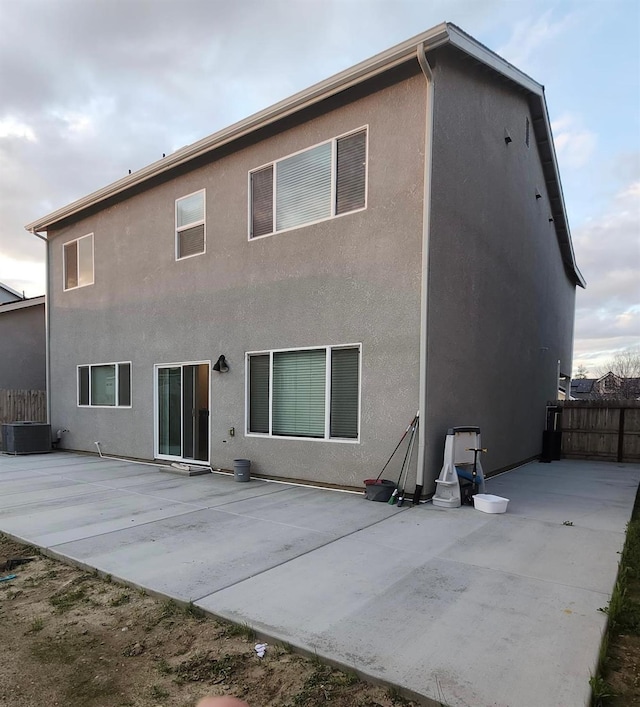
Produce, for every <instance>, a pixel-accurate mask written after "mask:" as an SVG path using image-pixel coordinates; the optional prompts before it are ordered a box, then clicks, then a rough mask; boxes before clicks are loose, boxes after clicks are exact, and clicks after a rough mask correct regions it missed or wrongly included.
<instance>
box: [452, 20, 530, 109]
mask: <svg viewBox="0 0 640 707" xmlns="http://www.w3.org/2000/svg"><path fill="white" fill-rule="evenodd" d="M447 29H448V33H449V44H451V45H452V46H454V47H455V48H456V49H459V50H460V51H462V52H464V53H465V54H468V55H469V56H471V57H473V58H474V59H476V60H477V61H479V62H481V63H482V64H485V65H486V66H488V67H489V68H491V69H493V70H494V71H496V72H497V73H499V74H502V75H503V76H505V77H506V78H508V79H509V80H510V81H512V82H513V83H516V84H519V85H520V86H522V88H524V89H526V90H527V91H530V92H531V93H535V94H537V95H538V96H542V95H543V94H544V86H543V85H542V84H540V83H538V82H537V81H534V80H533V79H532V78H531V77H530V76H527V74H525V73H523V72H522V71H520V69H517V68H516V67H515V66H514V65H513V64H510V63H509V62H508V61H506V60H505V59H503V58H502V57H501V56H498V55H497V54H495V53H494V52H492V51H491V50H490V49H488V48H487V47H485V46H484V45H483V44H480V42H478V41H476V40H475V39H473V37H470V36H469V35H468V34H466V33H465V32H463V31H462V30H461V29H460V28H459V27H456V26H455V25H452V24H448V25H447Z"/></svg>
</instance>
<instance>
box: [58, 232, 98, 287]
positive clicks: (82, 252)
mask: <svg viewBox="0 0 640 707" xmlns="http://www.w3.org/2000/svg"><path fill="white" fill-rule="evenodd" d="M63 262H64V289H65V290H74V289H76V288H78V287H85V285H93V233H89V234H88V235H86V236H82V237H81V238H76V240H73V241H69V242H68V243H65V244H64V246H63Z"/></svg>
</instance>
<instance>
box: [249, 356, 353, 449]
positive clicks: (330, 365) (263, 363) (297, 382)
mask: <svg viewBox="0 0 640 707" xmlns="http://www.w3.org/2000/svg"><path fill="white" fill-rule="evenodd" d="M247 376H248V406H249V410H248V415H247V421H248V432H249V433H250V434H265V435H269V436H272V437H301V438H315V439H344V440H357V439H358V437H359V417H360V414H359V411H360V347H359V346H345V347H325V348H320V349H302V350H299V351H270V352H263V353H256V354H249V357H248V372H247Z"/></svg>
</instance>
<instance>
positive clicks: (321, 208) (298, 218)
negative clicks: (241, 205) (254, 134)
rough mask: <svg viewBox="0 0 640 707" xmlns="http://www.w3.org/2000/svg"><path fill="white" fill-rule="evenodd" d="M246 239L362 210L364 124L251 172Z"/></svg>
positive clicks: (365, 154)
mask: <svg viewBox="0 0 640 707" xmlns="http://www.w3.org/2000/svg"><path fill="white" fill-rule="evenodd" d="M250 177H251V179H250V189H251V203H250V210H251V213H250V215H249V222H250V223H249V226H250V234H249V235H250V238H258V237H259V236H267V235H270V234H272V233H277V232H279V231H286V230H288V229H290V228H297V227H298V226H304V225H306V224H310V223H316V222H318V221H323V220H325V219H328V218H332V217H334V216H340V215H342V214H346V213H349V212H351V211H357V210H359V209H364V208H365V206H366V186H367V179H366V178H367V129H366V128H363V129H360V130H358V131H356V132H354V133H350V134H349V135H345V136H343V137H339V138H335V139H333V140H329V141H328V142H325V143H322V144H320V145H316V146H315V147H311V148H309V149H308V150H304V151H302V152H298V153H297V154H295V155H291V156H289V157H285V158H283V159H281V160H278V161H276V162H273V163H272V164H270V165H266V166H265V167H261V168H260V169H257V170H255V171H254V172H251V175H250Z"/></svg>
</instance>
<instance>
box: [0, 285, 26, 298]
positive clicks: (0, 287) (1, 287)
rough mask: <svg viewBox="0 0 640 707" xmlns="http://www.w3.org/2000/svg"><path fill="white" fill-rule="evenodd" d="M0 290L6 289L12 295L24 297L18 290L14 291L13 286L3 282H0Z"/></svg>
mask: <svg viewBox="0 0 640 707" xmlns="http://www.w3.org/2000/svg"><path fill="white" fill-rule="evenodd" d="M0 290H6V291H7V292H8V293H9V294H10V295H14V297H19V298H20V299H24V297H23V296H22V295H21V294H20V293H19V292H16V291H15V290H14V289H13V287H9V285H5V284H4V282H0Z"/></svg>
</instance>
